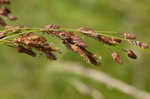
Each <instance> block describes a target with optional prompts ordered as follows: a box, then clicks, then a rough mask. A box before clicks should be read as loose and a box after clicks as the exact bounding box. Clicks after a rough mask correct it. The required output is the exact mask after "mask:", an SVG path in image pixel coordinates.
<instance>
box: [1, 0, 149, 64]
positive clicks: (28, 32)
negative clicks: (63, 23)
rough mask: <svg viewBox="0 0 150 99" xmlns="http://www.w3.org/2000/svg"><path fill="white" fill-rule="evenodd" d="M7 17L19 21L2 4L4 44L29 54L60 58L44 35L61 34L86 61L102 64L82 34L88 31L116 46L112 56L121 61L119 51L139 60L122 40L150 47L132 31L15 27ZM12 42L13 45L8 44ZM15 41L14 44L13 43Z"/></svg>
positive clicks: (56, 49)
mask: <svg viewBox="0 0 150 99" xmlns="http://www.w3.org/2000/svg"><path fill="white" fill-rule="evenodd" d="M0 4H2V5H3V4H10V0H0ZM4 17H6V18H8V19H9V20H16V17H15V16H13V15H12V13H11V11H10V10H9V9H8V8H7V7H5V6H1V7H0V26H2V27H4V30H2V31H0V44H6V43H7V45H9V46H11V47H13V48H16V49H17V51H18V52H19V53H25V54H27V55H30V56H33V57H35V56H36V55H37V53H36V52H35V50H37V51H39V52H42V53H44V54H45V55H46V56H47V58H48V59H50V60H56V59H57V58H56V56H55V54H54V52H58V53H60V49H58V48H56V47H54V46H51V45H50V44H49V42H48V41H47V39H46V38H45V37H44V36H43V35H47V34H48V37H49V36H56V37H58V38H59V39H60V40H61V41H62V44H64V46H66V48H68V49H69V50H72V51H73V52H75V53H77V54H78V55H79V56H81V57H82V58H83V59H84V60H85V61H87V62H90V63H91V64H94V65H98V64H100V59H99V57H98V56H96V55H95V54H93V53H92V52H90V51H88V49H87V46H88V42H87V43H86V42H84V41H83V39H81V36H79V35H78V34H76V33H77V32H78V33H81V34H84V35H85V36H87V37H90V38H94V39H96V40H97V41H98V42H99V43H103V44H106V45H107V46H109V48H116V50H112V49H111V50H110V51H111V53H112V55H111V56H112V58H113V60H114V61H116V62H117V63H119V64H122V63H123V61H122V59H121V57H120V55H119V51H123V52H124V53H125V54H126V55H127V56H128V57H129V58H131V59H137V55H136V54H135V53H134V51H133V50H131V49H129V50H128V49H125V48H122V46H120V45H121V44H122V41H125V42H126V43H128V44H130V45H131V46H132V45H136V46H139V47H140V48H144V49H148V48H149V46H148V44H146V43H144V42H141V41H137V40H136V38H137V37H136V35H135V34H133V33H130V32H125V33H121V32H115V35H117V36H114V35H109V34H108V33H107V32H100V31H96V30H94V29H91V28H89V27H81V28H79V29H64V28H62V27H60V26H58V25H53V24H50V25H47V26H45V27H43V28H28V27H25V26H23V25H19V26H12V25H9V24H8V23H7V22H6V21H5V20H4ZM37 33H38V34H37ZM39 33H40V35H39ZM8 43H9V44H8ZM10 44H11V45H10Z"/></svg>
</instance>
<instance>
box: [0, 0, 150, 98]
mask: <svg viewBox="0 0 150 99" xmlns="http://www.w3.org/2000/svg"><path fill="white" fill-rule="evenodd" d="M149 4H150V1H149V0H12V4H11V6H9V7H10V8H11V9H12V11H13V13H14V15H16V16H18V20H17V21H16V23H12V22H10V23H11V24H25V25H27V26H31V27H42V26H45V25H47V24H58V25H61V26H64V27H71V28H78V27H81V26H90V27H92V28H94V29H96V30H101V31H120V32H126V31H127V32H128V31H130V32H134V33H135V34H136V35H137V37H138V38H139V39H141V40H144V41H145V42H148V43H150V41H149V37H150V34H149V32H150V28H149V27H150V19H149V16H150V13H149V12H150V6H149ZM51 40H52V41H53V42H56V43H58V44H57V45H56V46H58V47H60V48H62V49H63V55H62V56H59V55H58V56H57V57H61V58H59V60H58V61H53V62H52V61H49V60H47V59H46V58H45V57H43V56H40V55H39V56H38V57H37V58H32V57H30V56H27V55H23V54H18V53H17V52H16V51H15V50H14V49H12V48H8V47H3V46H1V47H0V99H92V97H91V96H90V95H84V94H81V93H80V92H78V91H77V90H76V89H75V88H74V87H72V86H71V85H70V84H69V82H68V81H71V80H73V79H78V80H82V81H83V82H84V83H85V84H87V85H88V86H90V87H94V88H96V89H97V90H99V91H100V92H101V93H102V94H103V95H104V97H105V99H132V97H130V96H128V95H126V94H124V93H122V92H120V91H118V90H115V89H110V88H108V87H106V86H105V85H104V84H98V83H96V82H95V81H92V80H89V79H85V78H82V77H78V76H77V75H73V74H72V73H58V72H48V71H47V69H52V67H53V66H55V65H54V64H55V63H57V65H58V62H61V61H65V62H75V63H79V64H81V65H83V66H84V67H87V68H94V69H97V70H102V71H104V72H106V73H107V74H110V75H111V76H112V77H114V78H116V79H120V80H122V81H124V82H125V83H128V84H130V85H133V86H135V87H137V88H139V89H141V90H145V91H148V92H149V91H150V77H149V74H150V67H149V64H150V61H149V59H150V51H149V52H148V51H143V50H141V49H137V50H136V53H137V55H138V59H137V60H131V59H130V60H127V57H126V56H125V55H123V54H122V55H121V57H123V59H124V64H123V65H118V64H116V63H115V62H113V61H112V59H111V53H110V52H109V51H107V49H106V48H105V47H103V44H99V43H98V42H96V41H95V40H91V39H88V38H86V39H84V40H85V41H86V42H87V43H88V44H89V50H91V51H93V52H95V53H96V54H97V55H101V56H103V58H102V62H103V64H102V65H101V66H100V67H94V66H93V65H90V64H88V63H85V62H84V61H83V60H82V59H81V58H80V57H79V56H77V55H76V54H75V53H73V52H71V51H68V50H66V49H65V47H64V46H62V45H61V42H60V41H58V39H56V38H51V39H50V41H51ZM52 45H53V43H52ZM127 48H128V47H127ZM131 49H135V48H131ZM52 63H53V66H51V64H52ZM61 63H62V62H61ZM59 65H60V66H61V64H59Z"/></svg>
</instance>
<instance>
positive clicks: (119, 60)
mask: <svg viewBox="0 0 150 99" xmlns="http://www.w3.org/2000/svg"><path fill="white" fill-rule="evenodd" d="M112 58H113V59H114V60H115V61H116V62H117V63H119V64H123V62H122V60H121V58H120V56H119V54H118V53H117V52H113V53H112Z"/></svg>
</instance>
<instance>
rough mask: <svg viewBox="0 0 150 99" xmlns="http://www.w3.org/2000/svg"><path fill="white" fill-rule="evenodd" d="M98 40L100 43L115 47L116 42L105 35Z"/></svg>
mask: <svg viewBox="0 0 150 99" xmlns="http://www.w3.org/2000/svg"><path fill="white" fill-rule="evenodd" d="M97 38H98V39H99V41H101V42H103V43H106V44H109V45H115V44H116V41H113V40H112V39H111V38H109V37H106V36H103V35H98V36H97Z"/></svg>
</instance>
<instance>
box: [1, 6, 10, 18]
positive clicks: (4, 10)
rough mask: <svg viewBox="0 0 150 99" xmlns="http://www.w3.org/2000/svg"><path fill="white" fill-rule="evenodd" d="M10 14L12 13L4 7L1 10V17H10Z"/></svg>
mask: <svg viewBox="0 0 150 99" xmlns="http://www.w3.org/2000/svg"><path fill="white" fill-rule="evenodd" d="M10 13H11V11H10V10H9V9H8V8H6V7H2V8H1V9H0V15H3V16H8V14H10Z"/></svg>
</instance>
